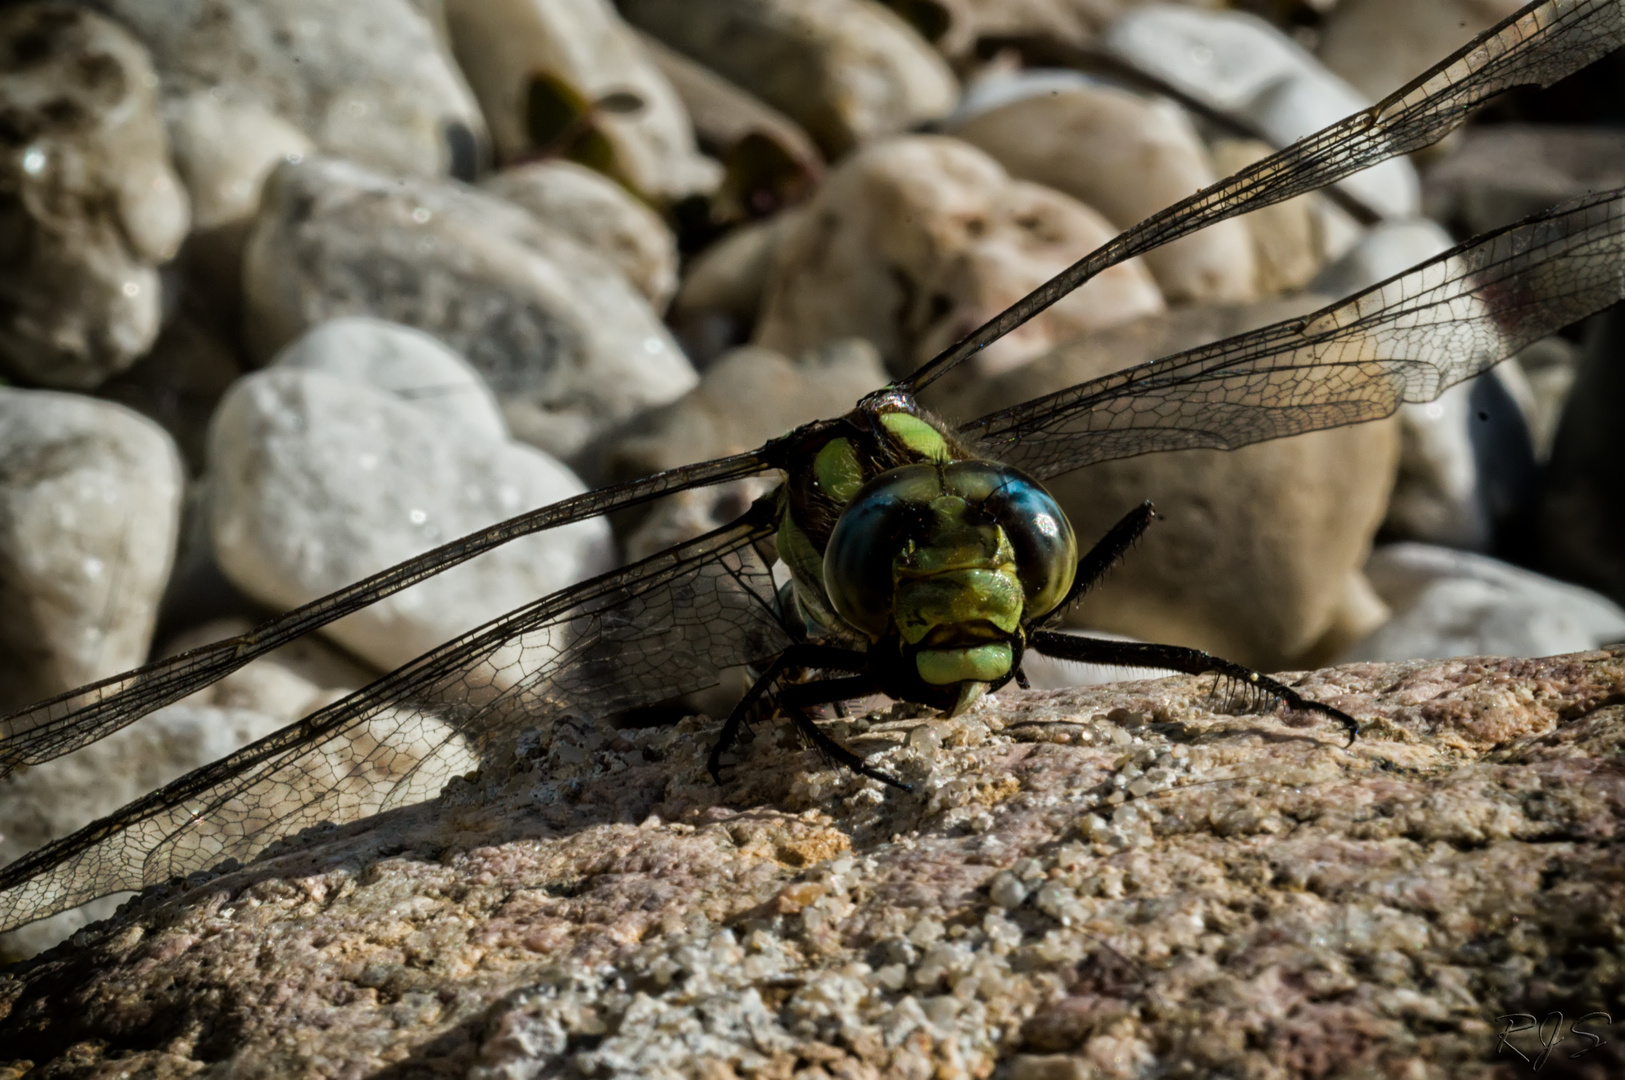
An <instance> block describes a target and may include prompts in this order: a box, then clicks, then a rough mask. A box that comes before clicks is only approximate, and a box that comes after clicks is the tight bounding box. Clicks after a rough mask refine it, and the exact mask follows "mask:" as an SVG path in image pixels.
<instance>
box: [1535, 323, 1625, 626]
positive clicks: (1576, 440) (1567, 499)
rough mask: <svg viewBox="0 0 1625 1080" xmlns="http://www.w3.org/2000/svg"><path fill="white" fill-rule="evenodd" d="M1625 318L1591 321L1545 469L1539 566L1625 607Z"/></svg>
mask: <svg viewBox="0 0 1625 1080" xmlns="http://www.w3.org/2000/svg"><path fill="white" fill-rule="evenodd" d="M1622 354H1625V313H1622V312H1621V311H1620V310H1619V308H1618V307H1614V308H1610V309H1609V310H1608V311H1607V312H1606V313H1604V314H1603V315H1602V316H1601V317H1599V318H1597V319H1594V320H1592V323H1591V325H1590V326H1589V327H1588V328H1587V333H1586V337H1585V341H1584V343H1583V345H1582V346H1581V350H1580V362H1579V365H1578V367H1577V368H1576V370H1575V373H1574V387H1573V391H1572V392H1571V393H1570V394H1569V396H1568V403H1567V404H1566V405H1565V407H1564V409H1563V418H1562V421H1561V423H1560V424H1559V426H1558V429H1557V438H1556V441H1555V442H1554V444H1553V446H1552V456H1551V460H1550V461H1548V462H1547V464H1546V475H1545V482H1544V490H1543V491H1542V493H1541V498H1540V506H1539V513H1538V514H1537V515H1536V518H1535V520H1536V521H1537V522H1538V526H1537V532H1538V543H1539V566H1540V568H1541V569H1542V570H1545V571H1546V572H1547V573H1550V574H1552V575H1554V576H1556V577H1561V578H1566V579H1567V580H1569V581H1575V582H1578V583H1580V584H1582V585H1588V586H1590V587H1591V588H1593V589H1596V590H1597V591H1598V592H1600V593H1602V594H1604V595H1605V596H1609V597H1612V598H1613V599H1614V600H1616V601H1618V602H1620V603H1625V546H1622V545H1621V543H1620V537H1621V536H1625V500H1622V499H1621V498H1620V469H1619V463H1620V462H1621V461H1622V460H1625V439H1622V438H1621V434H1620V427H1619V417H1620V410H1621V409H1622V408H1625V368H1622V366H1621V363H1620V358H1621V355H1622Z"/></svg>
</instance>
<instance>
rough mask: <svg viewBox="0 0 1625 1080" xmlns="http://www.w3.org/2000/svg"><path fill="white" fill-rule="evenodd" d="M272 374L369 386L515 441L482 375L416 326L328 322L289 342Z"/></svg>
mask: <svg viewBox="0 0 1625 1080" xmlns="http://www.w3.org/2000/svg"><path fill="white" fill-rule="evenodd" d="M272 366H274V367H285V368H294V369H298V370H301V371H320V372H322V373H324V374H327V375H332V376H334V377H335V378H339V379H348V380H350V381H351V382H358V383H364V384H366V385H368V386H371V387H373V388H374V389H377V390H382V391H383V392H384V393H386V394H391V395H393V396H395V397H397V398H399V399H400V400H402V401H404V402H405V403H406V404H408V405H411V406H413V407H414V408H417V409H420V410H422V411H423V412H426V413H429V414H430V415H432V416H433V417H434V418H435V419H436V420H441V421H447V422H450V423H454V424H461V425H463V426H464V427H466V428H468V429H469V430H470V431H476V432H479V433H480V434H481V435H484V436H485V437H486V438H490V439H499V440H500V439H506V438H507V437H508V425H507V424H506V423H504V422H503V419H502V410H501V409H500V408H498V406H497V401H496V398H495V397H494V396H492V394H491V391H490V389H489V388H488V387H487V386H486V385H485V380H484V379H482V378H480V373H479V372H477V371H475V370H474V368H473V366H472V365H470V364H469V362H468V361H467V360H464V359H463V358H462V357H461V356H458V355H457V354H456V353H455V352H453V351H452V350H450V349H448V348H446V346H444V345H442V344H441V343H440V342H439V341H437V340H436V339H434V338H432V337H430V336H429V335H428V334H425V333H424V332H423V331H421V330H414V329H412V328H411V327H410V326H402V325H400V324H399V323H392V322H386V321H384V320H383V319H372V318H368V317H366V316H364V315H349V316H343V317H340V318H337V319H329V320H328V321H327V322H324V323H318V324H317V325H315V326H313V327H311V328H310V329H309V330H306V331H305V332H304V333H303V334H301V335H300V336H299V337H297V338H295V339H294V340H293V341H291V342H289V343H288V345H287V346H286V347H285V348H284V349H283V350H282V351H281V352H279V353H277V354H276V359H275V360H273V361H272Z"/></svg>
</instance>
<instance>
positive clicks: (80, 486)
mask: <svg viewBox="0 0 1625 1080" xmlns="http://www.w3.org/2000/svg"><path fill="white" fill-rule="evenodd" d="M182 480H183V478H182V473H181V462H180V455H179V454H178V453H177V452H176V450H175V445H174V443H173V442H171V441H170V439H169V437H168V436H167V435H165V434H164V432H163V429H162V428H160V427H158V425H156V424H154V423H152V422H151V421H149V420H146V419H144V418H143V417H141V416H138V415H137V414H135V413H133V412H131V411H130V410H128V409H125V408H123V407H121V406H118V405H114V404H112V403H111V402H105V401H96V400H94V399H92V398H86V397H80V396H77V395H73V394H62V393H56V392H54V391H48V390H13V389H6V388H0V583H3V585H0V712H9V711H11V710H12V709H15V708H20V707H22V706H24V705H31V704H33V703H34V702H36V701H38V700H40V699H42V698H46V697H50V696H52V695H54V694H60V693H63V692H64V691H67V690H72V689H74V688H75V687H77V686H80V685H81V684H83V683H88V682H93V681H95V680H96V679H101V678H105V677H106V676H109V675H115V674H117V673H119V672H121V671H125V670H127V669H129V668H133V667H135V666H137V665H138V664H141V663H143V662H144V661H145V660H146V659H147V649H148V647H149V646H150V645H151V640H152V629H153V624H154V621H155V620H156V618H157V614H158V598H159V596H160V595H161V594H162V593H163V589H164V582H165V580H166V579H167V578H168V576H169V567H170V563H171V561H172V560H173V559H174V557H175V538H176V530H177V528H178V526H179V519H180V502H181V485H182Z"/></svg>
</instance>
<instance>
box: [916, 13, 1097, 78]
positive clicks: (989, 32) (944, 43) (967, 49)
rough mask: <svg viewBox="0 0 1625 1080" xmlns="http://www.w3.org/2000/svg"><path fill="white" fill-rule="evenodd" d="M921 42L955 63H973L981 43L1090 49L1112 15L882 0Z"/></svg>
mask: <svg viewBox="0 0 1625 1080" xmlns="http://www.w3.org/2000/svg"><path fill="white" fill-rule="evenodd" d="M885 2H886V5H887V6H888V7H890V8H892V9H893V10H894V11H896V12H897V13H898V14H899V15H902V16H903V17H904V18H905V19H907V20H908V21H909V23H910V24H911V25H912V26H913V27H914V29H915V30H917V31H918V32H919V34H920V36H921V37H923V38H925V39H926V40H927V41H929V42H931V44H932V45H934V46H936V48H937V51H938V52H940V53H942V54H943V55H944V56H946V57H948V58H950V59H951V60H953V61H954V62H955V63H956V64H964V65H969V64H974V63H975V62H976V61H977V55H976V46H977V43H978V42H980V41H982V40H983V39H985V38H1019V39H1024V40H1026V39H1032V40H1037V41H1042V42H1045V43H1060V44H1066V45H1071V46H1074V47H1077V46H1081V45H1086V44H1088V43H1089V42H1090V41H1091V40H1092V39H1093V38H1094V36H1095V35H1096V34H1098V33H1099V32H1100V30H1101V29H1102V28H1103V26H1104V25H1105V23H1106V22H1107V21H1108V19H1109V18H1110V17H1111V16H1112V15H1114V14H1115V11H1113V10H1111V9H1113V8H1115V7H1118V6H1121V5H1119V4H1115V3H1112V2H1109V0H1104V2H1103V0H1086V2H1084V3H1077V2H1076V0H924V2H919V3H911V2H909V0H885Z"/></svg>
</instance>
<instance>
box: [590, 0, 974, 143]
mask: <svg viewBox="0 0 1625 1080" xmlns="http://www.w3.org/2000/svg"><path fill="white" fill-rule="evenodd" d="M619 6H620V11H621V14H622V15H623V16H624V17H625V18H626V19H627V21H628V22H630V23H632V24H633V25H634V26H637V27H639V28H641V29H642V30H644V31H646V32H647V33H649V34H651V35H653V36H654V37H656V38H658V39H660V40H661V41H663V42H665V43H666V44H667V45H669V46H671V47H672V48H674V49H676V50H677V51H678V52H681V53H684V54H686V55H688V56H691V57H693V58H694V59H695V60H698V61H699V62H700V63H702V64H704V65H705V66H706V67H708V68H710V69H711V70H713V71H715V72H717V73H718V74H720V75H721V76H723V77H724V78H726V79H728V80H730V81H732V82H734V83H736V84H738V85H739V86H742V87H744V88H745V89H746V90H748V91H750V92H751V93H752V94H755V95H756V96H757V97H759V98H761V99H762V100H763V101H765V102H767V103H768V104H769V105H771V106H773V107H774V108H776V109H778V110H780V111H781V112H783V113H784V114H785V115H786V116H789V117H790V118H791V119H792V120H794V121H795V122H796V123H798V124H800V125H801V126H802V127H803V128H805V129H806V130H807V132H808V134H810V135H811V136H812V137H813V139H814V140H815V141H816V142H817V143H818V145H819V146H820V147H822V148H823V151H824V153H825V155H826V156H828V157H829V158H831V159H834V158H837V157H840V156H841V155H843V154H845V153H847V152H848V151H850V150H851V149H852V148H853V147H855V146H857V145H858V144H860V143H864V142H868V141H869V140H871V139H874V138H877V137H878V136H881V135H889V134H893V133H895V132H899V131H905V130H907V129H909V128H912V127H914V126H916V125H918V124H920V123H923V122H924V121H927V120H935V119H938V118H940V117H943V116H946V115H947V114H948V113H949V112H951V111H952V110H953V107H954V102H955V100H956V99H957V98H958V96H959V85H958V83H957V82H956V81H955V79H954V76H953V72H952V71H951V70H949V68H948V65H947V63H946V62H944V61H943V59H942V58H941V57H940V56H938V55H937V54H936V53H935V52H934V51H933V50H932V49H931V47H930V45H928V44H927V43H926V42H925V40H924V39H922V38H921V37H920V36H919V34H918V33H916V32H915V31H914V29H913V28H912V27H910V26H909V25H908V24H907V23H906V22H904V21H903V20H902V19H901V18H899V17H898V16H897V15H896V14H895V13H893V12H892V11H890V10H888V9H887V8H885V7H882V6H881V5H880V4H876V3H868V2H864V0H820V2H819V3H806V2H805V0H620V4H619Z"/></svg>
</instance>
